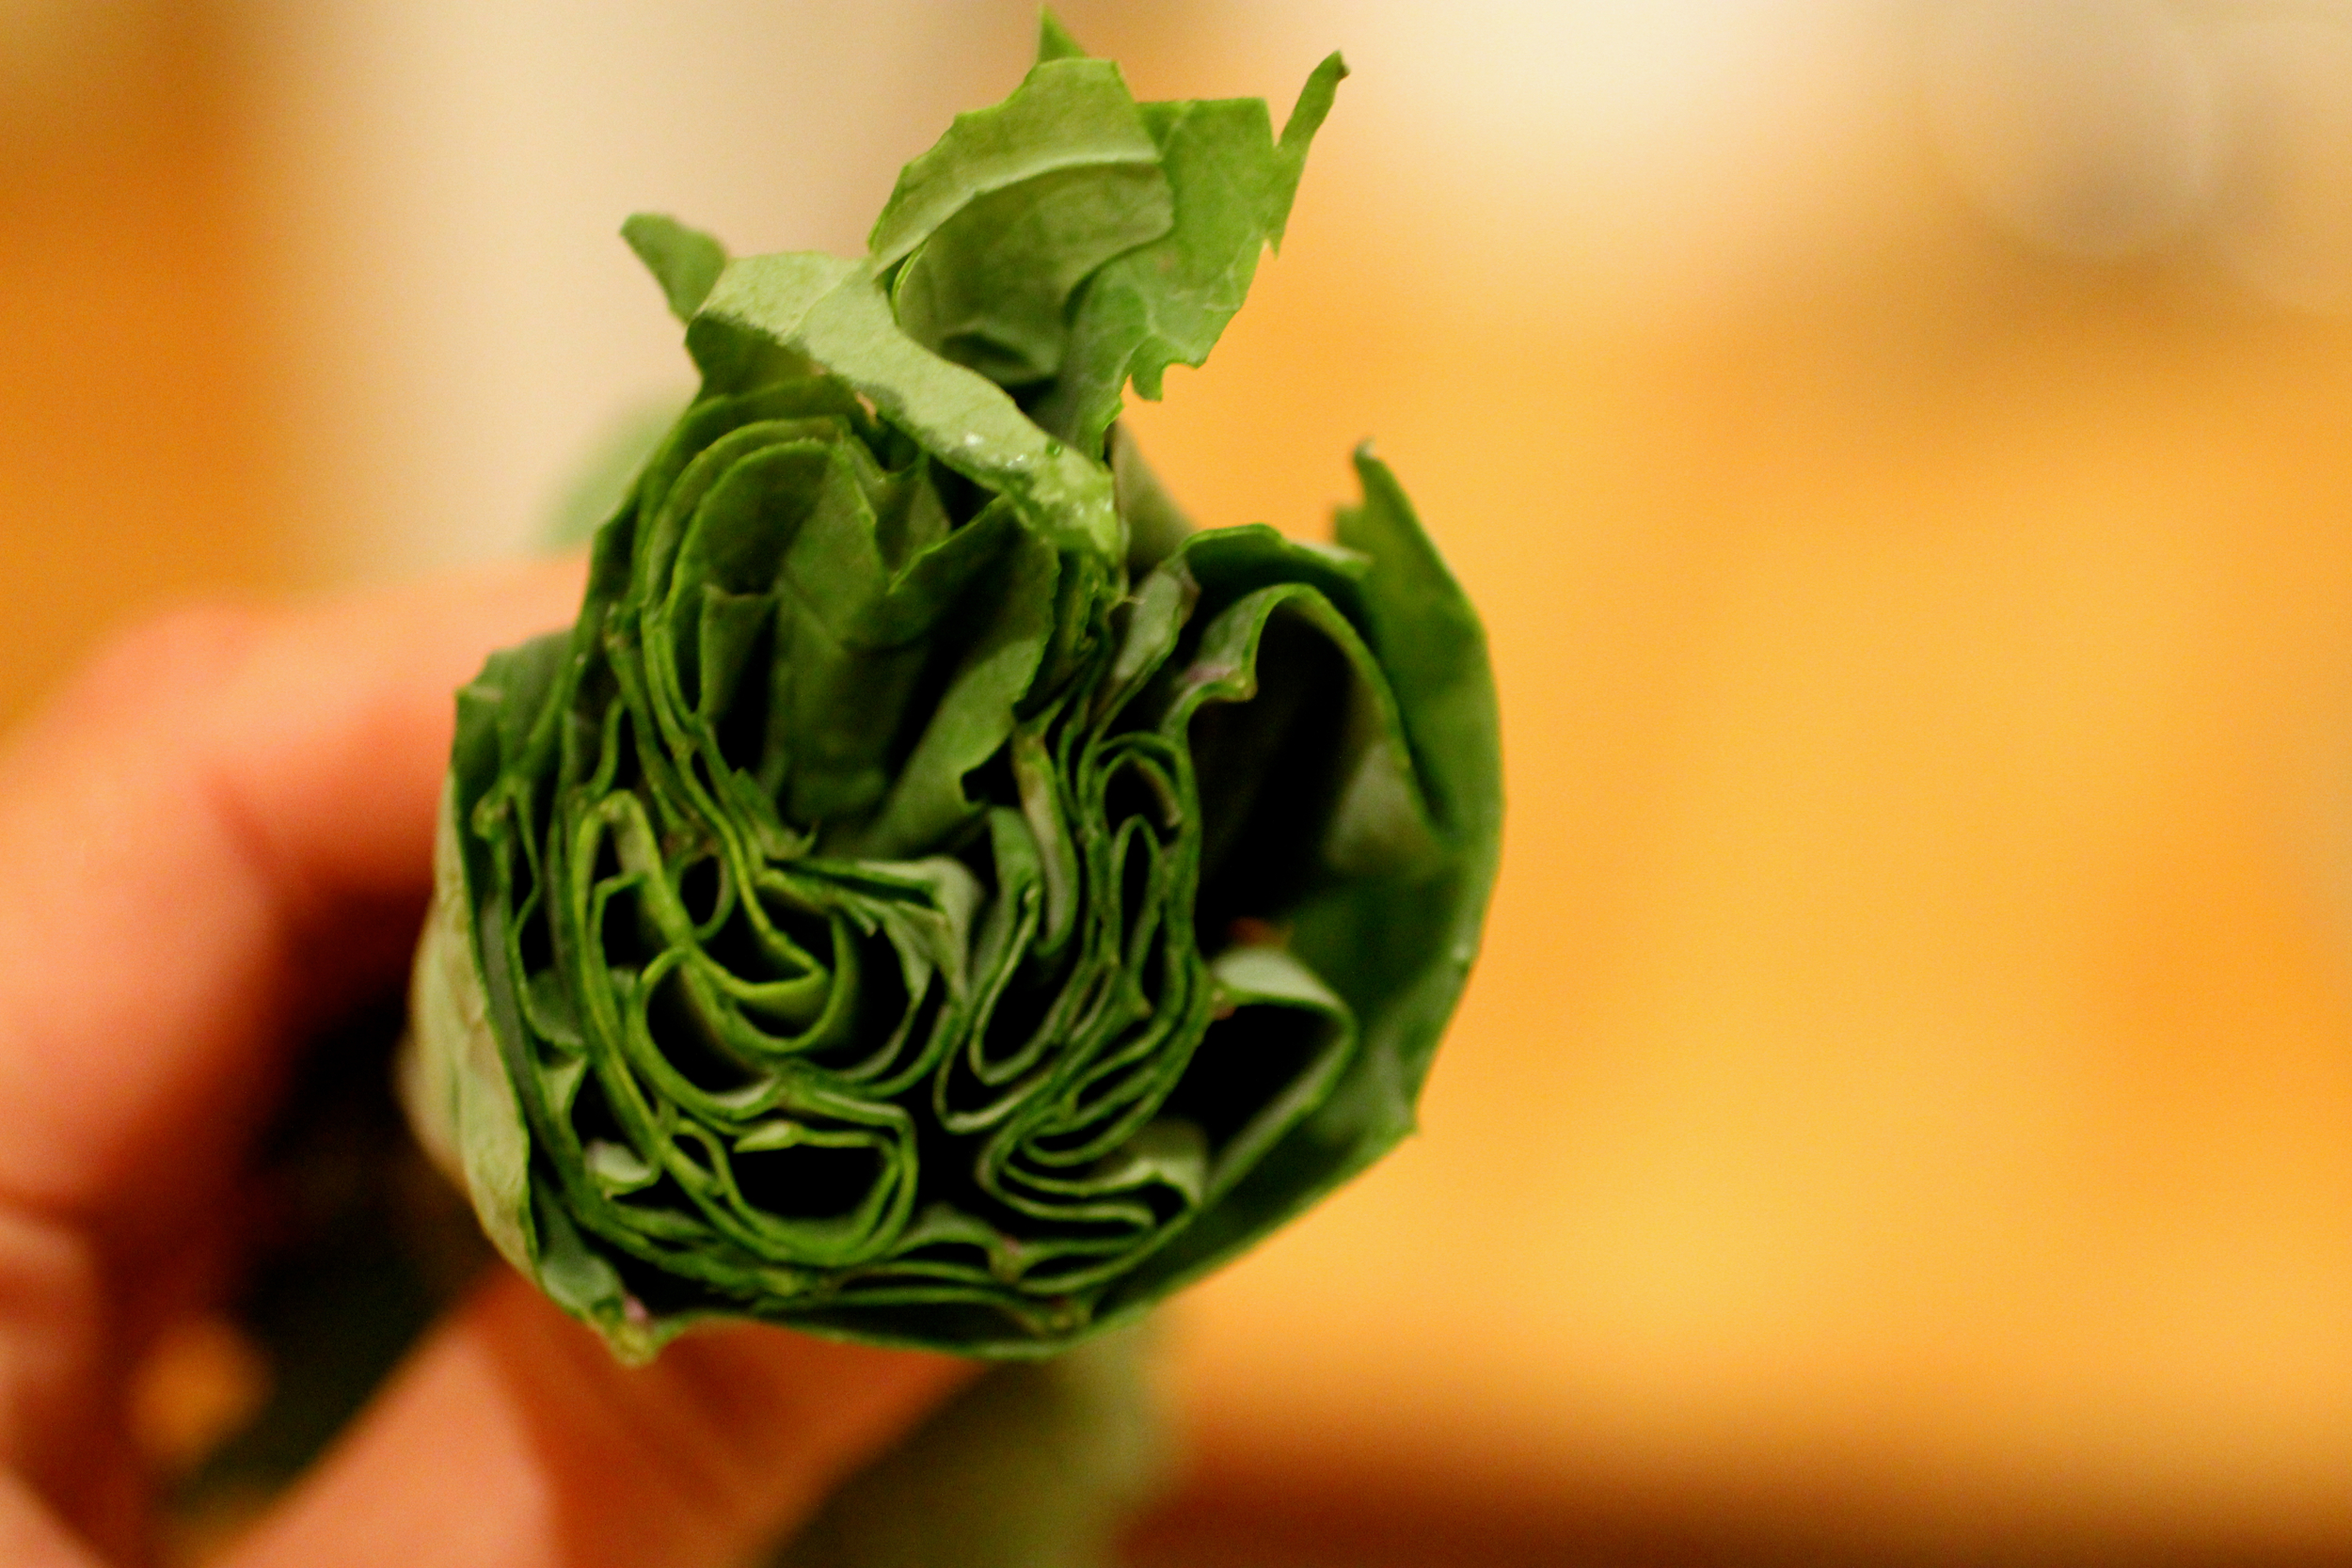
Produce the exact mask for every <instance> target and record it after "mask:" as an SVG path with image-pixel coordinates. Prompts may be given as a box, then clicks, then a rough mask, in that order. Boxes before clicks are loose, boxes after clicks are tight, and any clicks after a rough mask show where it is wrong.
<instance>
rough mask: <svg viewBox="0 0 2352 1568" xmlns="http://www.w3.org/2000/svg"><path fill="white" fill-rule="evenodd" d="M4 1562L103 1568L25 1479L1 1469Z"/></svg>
mask: <svg viewBox="0 0 2352 1568" xmlns="http://www.w3.org/2000/svg"><path fill="white" fill-rule="evenodd" d="M0 1562H6V1563H11V1564H14V1565H16V1568H102V1564H101V1563H100V1562H99V1560H98V1559H97V1558H95V1557H93V1556H92V1555H91V1554H90V1552H89V1549H88V1548H87V1547H86V1546H84V1545H83V1544H81V1543H80V1542H78V1541H76V1540H74V1539H73V1537H72V1535H70V1534H68V1533H67V1532H66V1529H65V1527H63V1526H62V1525H60V1524H58V1523H57V1520H56V1515H55V1514H53V1513H50V1512H49V1510H48V1508H47V1507H46V1506H45V1505H44V1504H43V1503H42V1502H41V1500H40V1496H39V1495H38V1494H37V1493H35V1492H34V1490H33V1489H32V1488H31V1487H29V1486H27V1485H25V1484H24V1481H23V1479H22V1478H20V1477H18V1476H17V1475H15V1474H14V1473H12V1472H10V1471H8V1470H0Z"/></svg>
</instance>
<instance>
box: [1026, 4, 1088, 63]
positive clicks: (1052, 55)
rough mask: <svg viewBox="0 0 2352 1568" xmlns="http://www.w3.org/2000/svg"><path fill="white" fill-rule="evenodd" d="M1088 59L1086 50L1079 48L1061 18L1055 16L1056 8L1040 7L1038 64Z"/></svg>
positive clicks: (1038, 19)
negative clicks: (1050, 61)
mask: <svg viewBox="0 0 2352 1568" xmlns="http://www.w3.org/2000/svg"><path fill="white" fill-rule="evenodd" d="M1086 57H1087V52H1086V50H1085V49H1083V48H1082V47H1080V46H1079V43H1078V40H1076V39H1074V38H1073V37H1071V36H1070V29H1069V28H1067V27H1065V26H1063V25H1062V22H1061V18H1060V17H1058V16H1056V15H1055V14H1054V8H1053V7H1051V6H1041V7H1039V8H1038V13H1037V63H1038V64H1040V65H1043V64H1044V63H1045V62H1046V61H1048V60H1082V59H1085V58H1086Z"/></svg>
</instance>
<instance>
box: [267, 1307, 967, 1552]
mask: <svg viewBox="0 0 2352 1568" xmlns="http://www.w3.org/2000/svg"><path fill="white" fill-rule="evenodd" d="M966 1373H967V1369H966V1367H965V1366H964V1365H963V1364H961V1363H958V1362H955V1361H951V1360H949V1359H947V1358H946V1357H942V1356H934V1355H921V1354H914V1353H912V1352H905V1351H882V1350H874V1349H870V1348H866V1347H864V1346H857V1345H843V1344H834V1343H832V1342H829V1341H826V1340H822V1339H816V1338H809V1337H807V1336H805V1335H799V1334H791V1333H787V1332H785V1331H783V1330H780V1329H771V1328H763V1327H756V1326H750V1327H739V1328H732V1329H716V1330H708V1331H704V1332H700V1333H695V1334H690V1335H688V1336H686V1337H685V1338H681V1339H679V1340H677V1341H676V1342H675V1343H674V1344H672V1345H671V1346H670V1347H669V1348H668V1349H667V1350H665V1351H664V1352H663V1353H662V1354H661V1356H660V1359H659V1360H657V1361H655V1362H654V1363H653V1365H651V1366H649V1367H643V1368H635V1369H629V1368H624V1367H622V1366H621V1365H619V1364H618V1363H617V1362H615V1361H614V1360H613V1359H612V1355H611V1354H609V1353H608V1352H607V1351H606V1350H605V1348H604V1346H603V1344H602V1343H601V1342H600V1341H598V1340H597V1339H596V1337H595V1335H593V1334H592V1333H590V1332H589V1331H588V1330H587V1329H585V1328H582V1327H581V1326H580V1325H579V1324H577V1323H573V1322H571V1321H570V1320H569V1319H566V1318H564V1316H563V1315H562V1314H561V1313H559V1312H558V1311H556V1309H555V1308H554V1307H551V1306H549V1305H548V1303H547V1302H546V1301H545V1300H544V1299H543V1298H541V1297H540V1296H538V1295H537V1294H536V1293H535V1292H534V1291H532V1290H531V1289H530V1288H529V1287H528V1286H526V1285H524V1284H523V1283H522V1282H521V1281H520V1280H519V1279H517V1278H516V1276H515V1275H511V1274H506V1273H504V1272H503V1271H501V1274H500V1275H499V1277H498V1278H497V1279H496V1280H494V1281H493V1282H492V1283H491V1284H490V1285H488V1286H486V1287H485V1289H484V1290H483V1291H481V1292H480V1293H479V1294H477V1295H476V1296H475V1297H474V1298H473V1300H472V1301H471V1302H470V1303H469V1305H468V1306H467V1307H465V1308H464V1309H462V1310H461V1311H460V1313H459V1314H458V1315H457V1316H456V1317H455V1318H454V1319H453V1321H452V1322H451V1323H449V1324H447V1325H446V1326H445V1327H444V1328H443V1329H442V1330H441V1331H440V1332H439V1333H437V1335H436V1336H435V1337H434V1338H432V1339H430V1340H429V1341H427V1343H426V1345H425V1346H424V1348H423V1349H422V1350H421V1351H420V1352H419V1353H418V1354H416V1355H415V1356H414V1357H413V1358H412V1359H411V1361H410V1362H409V1364H408V1365H407V1366H406V1367H405V1369H404V1370H402V1371H401V1372H400V1373H399V1374H398V1376H397V1377H396V1378H395V1380H394V1382H393V1383H392V1384H391V1386H389V1387H388V1388H387V1389H386V1391H385V1392H384V1394H383V1395H382V1396H381V1397H380V1398H379V1399H378V1400H377V1402H375V1404H374V1405H373V1406H372V1407H371V1408H370V1410H369V1412H368V1413H367V1414H366V1415H365V1416H363V1417H362V1418H361V1419H360V1421H359V1423H358V1426H357V1427H356V1428H355V1429H354V1430H353V1431H352V1433H349V1434H348V1435H347V1436H346V1437H345V1438H344V1440H343V1441H342V1444H341V1445H340V1446H339V1447H338V1448H337V1449H335V1450H334V1451H333V1452H332V1453H330V1454H329V1455H328V1457H327V1458H326V1461H325V1462H324V1463H323V1464H322V1465H321V1466H320V1467H319V1469H318V1470H317V1471H316V1472H315V1473H314V1474H313V1475H312V1476H311V1477H310V1478H309V1479H308V1480H307V1481H305V1482H304V1483H303V1484H302V1485H301V1486H300V1487H299V1488H298V1489H297V1490H296V1492H295V1494H294V1496H293V1497H291V1498H290V1499H289V1500H288V1502H287V1503H286V1504H285V1505H284V1506H283V1507H282V1508H281V1509H280V1510H279V1512H278V1513H276V1514H275V1515H273V1516H272V1517H271V1518H270V1519H269V1520H268V1521H266V1522H265V1523H264V1524H263V1525H262V1527H261V1528H260V1529H259V1530H258V1531H257V1532H256V1534H255V1535H254V1536H253V1537H252V1538H251V1539H249V1540H248V1541H247V1542H246V1544H244V1546H243V1548H242V1549H241V1550H240V1551H238V1552H236V1553H234V1554H232V1555H231V1558H230V1568H311V1565H313V1564H317V1563H322V1562H332V1563H337V1564H342V1565H347V1568H373V1565H376V1564H382V1565H384V1568H461V1565H462V1568H696V1565H700V1564H714V1565H715V1564H723V1563H737V1562H740V1561H743V1560H747V1558H748V1556H749V1554H751V1553H752V1552H753V1551H755V1549H757V1548H758V1547H760V1546H761V1545H763V1544H766V1543H767V1542H769V1541H771V1540H773V1539H775V1538H776V1537H777V1536H778V1535H779V1534H780V1533H781V1532H782V1531H784V1530H785V1529H786V1528H789V1527H790V1526H791V1525H793V1524H795V1523H798V1522H799V1521H800V1520H802V1519H804V1518H805V1517H807V1515H808V1514H809V1513H811V1512H813V1510H814V1509H815V1506H816V1504H817V1501H818V1499H819V1498H821V1497H823V1496H824V1495H825V1494H826V1492H827V1491H828V1490H830V1489H831V1487H832V1486H833V1484H834V1482H835V1481H838V1480H839V1479H840V1478H841V1477H842V1476H843V1475H845V1474H846V1473H847V1472H849V1471H850V1470H851V1469H852V1468H854V1467H855V1466H856V1465H858V1464H859V1463H861V1462H862V1461H864V1460H865V1459H866V1458H868V1457H870V1456H871V1455H872V1454H874V1453H875V1452H877V1451H878V1450H879V1449H881V1448H882V1447H883V1446H885V1445H886V1444H887V1443H888V1441H889V1440H890V1439H891V1438H892V1437H893V1436H895V1435H896V1434H897V1433H899V1432H900V1431H901V1430H903V1429H904V1428H905V1427H906V1426H908V1425H909V1424H910V1423H911V1422H912V1421H913V1420H914V1418H915V1417H916V1416H917V1415H918V1414H919V1413H920V1412H922V1411H923V1410H924V1409H926V1408H928V1406H929V1405H930V1403H931V1402H933V1401H934V1400H935V1399H936V1398H937V1397H938V1396H939V1395H940V1394H941V1393H943V1392H944V1391H945V1390H946V1388H948V1387H949V1386H952V1385H953V1384H954V1383H955V1382H956V1381H957V1380H958V1379H960V1378H961V1377H962V1376H964V1375H966Z"/></svg>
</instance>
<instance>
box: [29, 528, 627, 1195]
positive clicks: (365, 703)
mask: <svg viewBox="0 0 2352 1568" xmlns="http://www.w3.org/2000/svg"><path fill="white" fill-rule="evenodd" d="M579 593H580V566H579V563H578V562H563V563H552V564H538V565H534V566H531V567H526V568H508V569H505V570H502V571H500V572H497V573H492V574H485V575H482V576H478V577H475V578H469V579H466V580H463V581H459V582H453V583H451V582H444V583H440V584H435V585H423V586H419V587H416V588H411V589H406V590H403V591H400V592H397V593H391V594H377V595H373V596H371V597H367V598H361V599H352V600H347V601H343V602H340V603H335V604H329V605H323V606H319V607H315V608H311V609H308V610H298V611H288V612H279V613H275V614H270V615H266V616H255V615H251V614H238V613H232V612H207V613H199V614H189V615H183V616H180V617H177V618H175V619H173V620H171V621H168V622H167V623H164V624H162V625H160V626H156V627H153V628H151V629H150V630H148V631H147V632H146V633H144V634H142V635H139V636H135V637H134V638H132V639H130V640H128V641H126V642H125V643H124V644H123V645H121V646H119V648H118V649H117V650H116V651H115V652H114V653H113V654H112V655H111V656H110V657H106V658H104V659H102V660H101V661H100V663H99V665H98V666H97V667H95V668H94V669H93V670H92V671H91V672H89V673H87V675H86V676H85V677H84V678H83V679H82V680H81V681H79V682H78V683H76V685H75V686H74V687H73V688H72V689H70V690H69V691H67V692H66V693H65V694H64V695H63V696H62V697H61V698H60V700H59V701H58V702H57V703H56V704H55V705H53V706H52V708H51V710H50V711H49V712H48V713H47V714H46V715H44V716H43V717H42V718H41V719H40V720H38V721H36V722H35V723H34V725H33V726H32V727H31V728H30V729H28V730H27V731H26V732H25V733H24V735H22V736H20V737H19V738H18V742H17V744H16V745H15V746H14V747H13V748H12V749H11V752H10V754H9V755H8V757H7V758H6V760H5V761H0V877H5V879H6V883H7V889H8V897H7V898H6V899H0V1104H5V1105H7V1106H8V1126H7V1129H6V1134H5V1136H0V1202H12V1203H15V1204H17V1205H19V1206H22V1207H26V1208H30V1209H33V1210H35V1211H37V1212H47V1213H49V1214H52V1215H56V1216H59V1217H64V1218H68V1219H71V1220H74V1221H78V1222H82V1223H88V1224H92V1225H93V1226H95V1227H97V1228H98V1229H99V1230H100V1232H101V1233H102V1234H109V1235H114V1234H116V1233H117V1232H119V1231H121V1230H122V1229H123V1228H124V1227H129V1228H131V1229H137V1228H140V1227H139V1226H138V1225H135V1223H134V1221H135V1219H143V1220H144V1221H145V1222H146V1225H147V1226H148V1227H160V1228H162V1229H164V1230H165V1231H168V1230H169V1229H170V1228H171V1227H174V1226H176V1225H178V1224H181V1223H183V1222H184V1221H185V1220H186V1218H187V1216H189V1215H190V1214H192V1213H194V1212H199V1211H200V1210H201V1208H202V1206H203V1205H204V1203H206V1202H207V1201H209V1200H210V1193H209V1190H208V1183H210V1182H212V1181H214V1180H216V1179H220V1178H223V1177H224V1176H225V1172H226V1171H227V1168H228V1167H229V1165H230V1163H231V1157H232V1154H233V1151H234V1149H235V1148H236V1147H237V1145H238V1143H239V1142H240V1141H241V1140H242V1139H243V1138H244V1137H245V1136H246V1134H247V1132H249V1130H250V1127H251V1125H252V1123H253V1122H254V1120H255V1119H256V1118H257V1117H259V1116H260V1115H261V1114H262V1111H263V1110H264V1109H265V1107H266V1106H267V1104H268V1102H269V1099H270V1096H271V1095H272V1094H273V1093H274V1091H275V1089H276V1086H277V1085H278V1078H279V1071H278V1069H279V1068H280V1066H281V1065H282V1057H283V1055H284V1046H285V1042H286V1041H287V1039H288V1038H289V1037H290V1036H291V1035H292V1033H293V1032H294V1025H295V1024H296V1023H297V1022H299V1021H300V1020H301V1019H302V1018H303V1017H304V1016H305V1009H306V1008H310V1009H315V1008H317V1007H320V1006H325V1005H326V1004H328V1003H330V1002H332V1001H334V1000H338V999H341V998H344V997H347V996H348V995H349V994H350V992H351V990H352V989H353V988H355V987H357V986H358V985H362V984H368V983H376V984H382V983H389V981H390V980H391V979H392V977H393V976H394V974H396V973H397V969H398V966H399V964H400V962H401V955H402V952H403V950H404V949H405V945H406V943H407V942H409V941H411V940H413V937H414V933H415V929H416V922H417V919H418V914H419V911H421V908H422V903H423V899H424V897H425V893H426V889H427V885H428V882H429V879H430V869H429V859H430V853H431V848H430V847H431V844H432V820H433V812H434V805H435V800H436V798H437V790H438V787H439V779H440V774H441V770H442V768H443V767H444V765H445V759H446V757H447V755H448V750H449V738H450V733H451V727H452V722H453V719H452V701H451V696H452V692H453V689H455V688H456V686H458V685H459V684H460V683H461V682H463V681H464V680H465V679H467V678H468V677H469V675H471V674H472V673H473V672H474V671H475V670H476V669H477V668H478V667H479V665H480V663H481V660H482V658H483V657H484V655H485V652H486V651H487V650H489V649H491V648H493V647H496V646H499V645H501V644H505V643H511V642H514V641H519V640H520V639H522V638H523V637H526V636H528V635H531V634H532V633H534V632H537V631H540V630H543V629H545V628H547V627H549V626H560V625H562V624H563V623H564V621H566V620H568V619H569V618H570V616H571V615H572V614H573V613H574V610H575V608H576V606H577V604H578V602H579Z"/></svg>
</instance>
